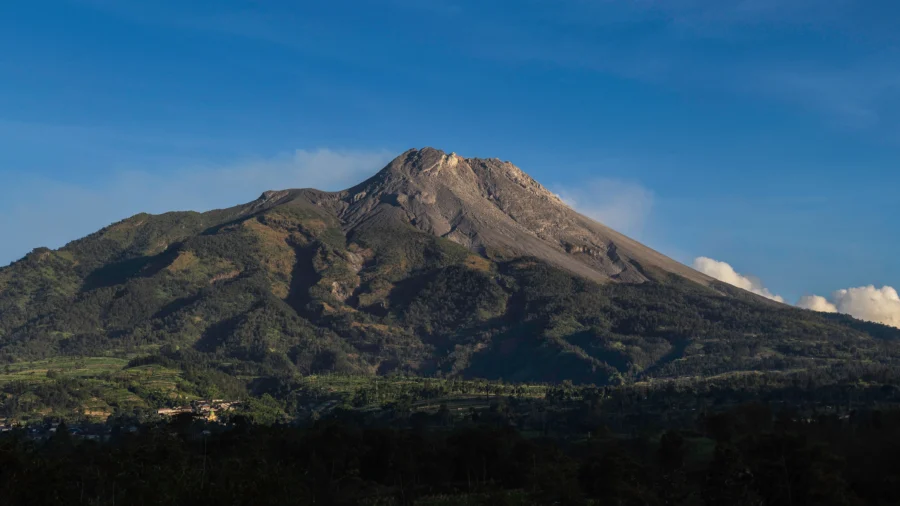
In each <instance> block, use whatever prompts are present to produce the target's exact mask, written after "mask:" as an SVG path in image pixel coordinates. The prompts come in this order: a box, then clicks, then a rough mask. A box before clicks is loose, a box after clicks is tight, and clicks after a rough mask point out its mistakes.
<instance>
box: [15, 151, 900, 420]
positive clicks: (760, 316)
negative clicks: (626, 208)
mask: <svg viewBox="0 0 900 506" xmlns="http://www.w3.org/2000/svg"><path fill="white" fill-rule="evenodd" d="M898 337H900V331H898V330H896V329H890V328H888V327H884V326H880V325H876V324H870V323H864V322H860V321H857V320H854V319H852V318H849V317H847V316H842V315H825V314H819V313H814V312H810V311H805V310H799V309H795V308H791V307H788V306H784V305H781V304H777V303H774V302H771V301H767V300H765V299H762V298H760V297H757V296H755V295H753V294H750V293H748V292H744V291H742V290H739V289H737V288H734V287H731V286H728V285H724V284H722V283H719V282H716V281H715V280H713V279H711V278H708V277H706V276H705V275H703V274H700V273H698V272H696V271H694V270H692V269H690V268H688V267H686V266H684V265H682V264H680V263H678V262H675V261H673V260H671V259H669V258H667V257H665V256H664V255H662V254H660V253H658V252H656V251H654V250H652V249H650V248H648V247H646V246H644V245H642V244H640V243H638V242H636V241H634V240H632V239H630V238H628V237H626V236H624V235H622V234H620V233H618V232H616V231H614V230H611V229H610V228H608V227H606V226H604V225H602V224H600V223H597V222H595V221H593V220H591V219H589V218H586V217H585V216H582V215H580V214H578V213H577V212H576V211H574V210H572V209H571V208H569V207H568V206H567V205H566V204H565V203H564V202H562V201H561V200H560V199H559V198H558V197H557V196H556V195H554V194H553V193H551V192H550V191H548V190H547V189H545V188H544V187H543V186H541V185H540V184H539V183H537V182H536V181H535V180H534V179H532V178H531V177H529V176H528V175H527V174H526V173H525V172H523V171H522V170H520V169H519V168H517V167H516V166H515V165H513V164H511V163H509V162H504V161H500V160H497V159H478V158H464V157H461V156H458V155H456V154H453V153H450V154H447V153H445V152H442V151H439V150H436V149H430V148H426V149H421V150H410V151H407V152H406V153H403V154H402V155H400V156H399V157H397V158H396V159H395V160H394V161H392V162H391V163H390V164H389V165H388V166H387V167H385V168H383V169H382V170H381V171H380V172H378V173H377V174H375V175H374V176H373V177H372V178H370V179H368V180H366V181H364V182H362V183H360V184H359V185H357V186H355V187H353V188H350V189H348V190H345V191H340V192H323V191H318V190H313V189H299V190H281V191H268V192H266V193H264V194H263V195H262V196H261V197H260V198H259V199H257V200H255V201H253V202H250V203H248V204H245V205H240V206H237V207H234V208H230V209H223V210H216V211H211V212H207V213H194V212H173V213H167V214H162V215H156V216H151V215H147V214H141V215H137V216H134V217H132V218H129V219H126V220H124V221H121V222H119V223H116V224H114V225H111V226H109V227H106V228H104V229H102V230H100V231H99V232H97V233H95V234H92V235H90V236H88V237H85V238H83V239H80V240H77V241H74V242H72V243H70V244H68V245H66V246H65V247H63V248H61V249H59V250H49V249H44V248H41V249H37V250H34V251H33V252H32V253H30V254H29V255H27V256H26V257H25V258H24V259H22V260H20V261H18V262H16V263H14V264H12V265H10V266H9V267H6V268H3V269H0V361H2V362H4V363H7V364H17V363H22V362H23V361H36V360H44V359H55V358H59V357H113V358H118V359H121V360H128V361H129V364H131V366H133V367H138V366H140V365H141V364H164V365H165V366H166V367H167V368H169V369H167V370H173V371H178V374H180V376H179V377H180V378H181V379H180V380H179V381H180V382H179V383H177V385H176V386H175V387H172V388H176V389H199V388H214V389H217V390H216V391H229V390H241V389H245V388H248V385H252V384H255V383H253V382H259V381H264V380H265V378H273V377H281V376H284V375H298V374H299V375H309V374H316V373H324V372H329V373H331V372H337V373H347V374H361V375H376V374H395V373H403V374H411V375H424V376H441V377H459V378H473V377H480V378H490V379H500V378H502V379H504V380H511V381H547V382H553V381H562V380H572V381H574V382H577V383H596V384H610V383H617V384H618V383H629V382H637V381H644V380H649V379H653V378H673V377H697V376H715V375H722V374H738V373H746V372H753V373H762V372H767V373H773V372H774V373H777V372H779V371H792V370H798V369H809V368H819V369H821V370H828V371H832V373H834V374H841V372H840V371H842V370H846V369H847V368H862V369H866V370H868V369H873V370H875V369H878V368H879V367H892V366H893V365H894V363H895V361H896V360H897V357H900V353H898V349H897V347H896V345H895V342H896V341H897V338H898ZM173 374H174V373H173ZM204 385H205V386H204ZM98 397H99V398H102V397H103V396H102V395H100V394H98ZM98 402H99V401H98Z"/></svg>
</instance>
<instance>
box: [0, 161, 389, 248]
mask: <svg viewBox="0 0 900 506" xmlns="http://www.w3.org/2000/svg"><path fill="white" fill-rule="evenodd" d="M392 157H393V155H392V153H391V152H388V151H385V150H376V151H333V150H330V149H317V150H312V151H307V150H297V151H294V152H293V153H289V154H283V155H279V156H275V157H269V158H259V159H254V160H247V161H244V162H241V163H236V164H232V165H228V166H194V167H184V168H181V169H180V170H174V171H165V172H152V173H151V172H144V171H122V172H118V173H116V174H114V175H112V176H111V177H110V178H108V179H107V180H106V181H105V182H103V183H100V184H96V183H95V184H91V185H82V184H76V183H70V182H65V181H58V180H47V179H37V178H33V177H27V176H20V177H12V176H10V177H9V178H7V181H8V182H11V181H15V182H14V183H8V184H5V185H3V187H2V188H0V237H3V238H4V240H3V241H2V242H0V266H2V265H6V264H7V263H9V262H11V261H13V260H16V259H18V258H20V257H22V256H23V255H24V254H25V253H27V252H28V251H30V250H31V249H33V248H35V247H38V246H47V247H51V248H57V247H60V246H62V245H63V244H65V243H66V242H68V241H71V240H73V239H77V238H79V237H83V236H85V235H87V234H89V233H91V232H94V231H96V230H98V229H100V228H102V227H104V226H106V225H109V224H110V223H113V222H115V221H118V220H121V219H124V218H127V217H128V216H132V215H134V214H137V213H139V212H149V213H163V212H168V211H176V210H196V211H205V210H209V209H215V208H222V207H230V206H234V205H237V204H241V203H244V202H249V201H251V200H253V199H255V198H256V197H258V196H259V195H260V194H261V193H262V192H263V191H266V190H279V189H285V188H318V189H322V190H340V189H344V188H346V187H349V186H351V185H353V184H356V183H358V182H360V181H362V180H363V179H364V178H366V177H368V176H370V175H373V174H374V173H375V172H376V171H377V170H379V169H381V168H382V167H383V166H384V165H386V164H387V162H388V161H390V159H391V158H392Z"/></svg>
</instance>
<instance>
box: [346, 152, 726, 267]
mask: <svg viewBox="0 0 900 506" xmlns="http://www.w3.org/2000/svg"><path fill="white" fill-rule="evenodd" d="M342 195H343V197H342V198H341V200H342V201H343V202H344V205H345V206H346V207H344V208H343V209H342V210H341V211H340V213H341V217H342V219H343V220H344V221H345V226H346V227H348V228H353V227H356V226H359V225H360V224H362V223H364V222H366V221H367V220H370V219H373V217H378V218H377V219H379V220H385V219H391V220H394V221H396V220H400V221H403V222H406V223H407V224H408V225H412V226H413V227H416V228H418V229H419V230H422V231H424V232H428V233H431V234H434V235H437V236H439V237H443V238H446V239H449V240H451V241H454V242H456V243H459V244H461V245H463V246H466V247H467V248H469V249H470V250H473V251H475V252H478V253H481V254H488V252H490V253H491V254H498V255H501V256H504V257H518V256H532V257H536V258H539V259H541V260H544V261H548V262H550V263H551V264H553V265H556V266H558V267H562V268H564V269H566V270H568V271H570V272H573V273H575V274H578V275H580V276H582V277H585V278H588V279H591V280H594V281H598V282H603V281H608V280H610V279H612V280H618V281H626V282H642V281H646V280H647V279H650V278H651V277H652V276H653V275H652V274H650V272H651V271H652V270H654V269H661V270H662V271H666V272H672V273H676V274H678V275H681V276H683V277H686V278H688V279H692V280H694V281H697V282H700V283H703V284H706V283H708V282H709V279H708V278H706V277H705V276H703V275H702V274H700V273H698V272H696V271H694V270H693V269H690V268H689V267H687V266H684V265H682V264H680V263H678V262H675V261H674V260H672V259H669V258H667V257H665V256H664V255H662V254H660V253H657V252H656V251H653V250H651V249H650V248H647V247H646V246H643V245H642V244H640V243H638V242H636V241H634V240H632V239H630V238H628V237H625V236H624V235H622V234H619V233H618V232H615V231H614V230H611V229H609V228H607V227H605V226H604V225H602V224H600V223H597V222H595V221H593V220H591V219H589V218H587V217H585V216H582V215H580V214H578V213H577V212H576V211H574V210H573V209H571V208H570V207H569V206H568V205H566V204H565V203H564V202H563V201H562V200H561V199H560V198H559V197H558V196H557V195H555V194H554V193H553V192H551V191H549V190H547V189H546V188H545V187H544V186H542V185H541V184H540V183H538V182H537V181H536V180H535V179H533V178H532V177H531V176H529V175H528V174H526V173H525V172H524V171H522V170H521V169H519V168H518V167H516V166H515V165H513V164H512V163H510V162H508V161H501V160H499V159H497V158H488V159H483V158H465V157H462V156H459V155H457V154H456V153H452V152H451V153H449V154H448V153H447V152H445V151H442V150H439V149H435V148H431V147H426V148H422V149H411V150H408V151H406V152H405V153H403V154H402V155H400V156H398V157H397V158H395V159H394V160H393V161H392V162H390V163H389V164H388V166H387V167H385V168H384V169H383V170H382V171H381V172H379V173H378V174H377V175H375V176H374V177H372V178H371V179H369V180H367V181H365V182H363V183H362V184H360V185H358V186H356V187H354V188H351V189H349V190H347V191H345V192H343V193H342Z"/></svg>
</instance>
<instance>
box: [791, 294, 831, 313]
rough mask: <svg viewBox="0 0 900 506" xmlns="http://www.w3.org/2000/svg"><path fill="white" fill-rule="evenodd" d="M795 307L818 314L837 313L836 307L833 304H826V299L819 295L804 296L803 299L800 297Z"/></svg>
mask: <svg viewBox="0 0 900 506" xmlns="http://www.w3.org/2000/svg"><path fill="white" fill-rule="evenodd" d="M797 307H802V308H803V309H811V310H813V311H819V312H820V313H837V312H838V310H837V307H836V306H835V305H834V304H832V303H831V302H828V299H826V298H825V297H822V296H820V295H804V296H803V297H800V301H799V302H797Z"/></svg>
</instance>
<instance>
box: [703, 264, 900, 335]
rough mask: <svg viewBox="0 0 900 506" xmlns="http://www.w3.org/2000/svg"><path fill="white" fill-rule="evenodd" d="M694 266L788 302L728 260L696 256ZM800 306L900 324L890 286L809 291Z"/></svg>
mask: <svg viewBox="0 0 900 506" xmlns="http://www.w3.org/2000/svg"><path fill="white" fill-rule="evenodd" d="M694 269H697V270H698V271H700V272H702V273H704V274H706V275H707V276H710V277H713V278H716V279H718V280H719V281H723V282H725V283H728V284H731V285H734V286H736V287H738V288H743V289H744V290H747V291H750V292H753V293H755V294H758V295H762V296H763V297H766V298H769V299H772V300H775V301H778V302H784V299H783V298H782V297H780V296H778V295H775V294H773V293H772V292H771V291H769V290H768V289H767V288H766V287H764V286H763V285H762V283H761V282H760V281H759V280H758V279H756V278H753V277H751V276H746V275H743V274H740V273H738V272H737V271H735V270H734V268H733V267H732V266H731V265H729V264H727V263H725V262H720V261H718V260H713V259H712V258H707V257H699V258H697V259H695V260H694ZM797 307H800V308H803V309H810V310H812V311H819V312H821V313H842V314H847V315H850V316H852V317H854V318H857V319H860V320H866V321H870V322H876V323H882V324H884V325H890V326H892V327H897V328H900V295H898V294H897V290H895V289H894V288H893V287H890V286H884V287H882V288H876V287H875V286H873V285H869V286H861V287H859V288H847V289H844V290H838V291H836V292H834V293H832V294H831V297H830V298H826V297H822V296H821V295H806V296H804V297H801V298H800V300H799V301H798V302H797Z"/></svg>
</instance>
